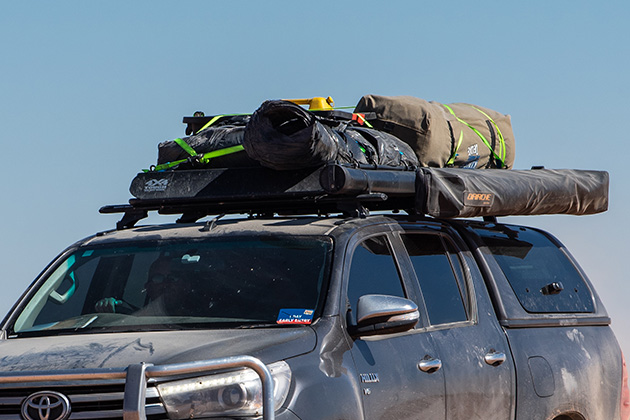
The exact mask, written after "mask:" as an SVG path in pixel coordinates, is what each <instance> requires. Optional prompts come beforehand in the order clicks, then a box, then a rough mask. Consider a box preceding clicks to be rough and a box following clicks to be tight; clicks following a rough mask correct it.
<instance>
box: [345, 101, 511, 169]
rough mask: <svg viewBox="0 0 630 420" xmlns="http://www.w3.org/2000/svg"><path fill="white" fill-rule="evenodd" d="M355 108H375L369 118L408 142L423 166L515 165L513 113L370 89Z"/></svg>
mask: <svg viewBox="0 0 630 420" xmlns="http://www.w3.org/2000/svg"><path fill="white" fill-rule="evenodd" d="M354 112H355V113H367V112H373V113H375V114H376V119H374V120H370V123H371V124H372V125H373V126H374V128H376V129H377V130H382V131H385V132H388V133H390V134H393V135H394V136H396V137H398V138H400V139H401V140H403V141H405V142H406V143H407V144H409V145H410V146H411V147H412V149H413V150H414V151H415V153H416V155H417V156H418V160H419V161H420V165H421V166H425V167H449V166H451V167H458V168H471V169H481V168H507V169H510V168H512V166H513V165H514V134H513V131H512V125H511V121H510V116H509V115H504V114H501V113H499V112H496V111H493V110H490V109H487V108H483V107H480V106H476V105H470V104H463V103H455V104H449V105H444V104H440V103H438V102H429V101H426V100H424V99H420V98H416V97H413V96H378V95H366V96H364V97H362V98H361V100H360V101H359V103H358V104H357V106H356V108H355V110H354Z"/></svg>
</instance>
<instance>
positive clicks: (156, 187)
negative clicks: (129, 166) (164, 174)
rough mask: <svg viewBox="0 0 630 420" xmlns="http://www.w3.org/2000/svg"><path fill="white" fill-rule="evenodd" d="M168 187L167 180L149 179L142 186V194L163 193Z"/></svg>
mask: <svg viewBox="0 0 630 420" xmlns="http://www.w3.org/2000/svg"><path fill="white" fill-rule="evenodd" d="M166 187H168V179H150V180H148V181H147V182H146V183H145V184H144V192H163V191H166Z"/></svg>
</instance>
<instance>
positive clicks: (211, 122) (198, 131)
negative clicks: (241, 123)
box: [195, 114, 246, 134]
mask: <svg viewBox="0 0 630 420" xmlns="http://www.w3.org/2000/svg"><path fill="white" fill-rule="evenodd" d="M235 115H239V114H234V115H232V116H235ZM240 115H246V114H240ZM222 117H227V115H217V116H215V117H213V118H212V119H211V120H210V121H208V122H207V123H206V124H205V125H204V126H203V127H201V128H200V129H199V130H197V132H196V133H195V134H199V133H200V132H202V131H203V130H205V129H206V128H208V127H210V126H211V125H212V124H214V123H215V122H217V121H218V120H219V119H220V118H222Z"/></svg>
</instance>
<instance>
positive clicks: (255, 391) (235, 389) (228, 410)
mask: <svg viewBox="0 0 630 420" xmlns="http://www.w3.org/2000/svg"><path fill="white" fill-rule="evenodd" d="M267 367H268V368H269V370H270V371H271V376H272V377H273V383H274V391H273V396H274V403H275V407H274V410H277V409H278V408H280V407H281V406H282V403H284V400H285V399H286V398H287V394H288V393H289V385H290V384H291V369H290V368H289V365H288V364H287V363H286V362H284V361H280V362H276V363H272V364H270V365H268V366H267ZM157 388H158V391H159V392H160V396H161V398H162V402H163V403H164V406H165V407H166V411H167V412H168V416H169V418H171V419H172V420H175V419H189V418H199V417H216V416H230V415H231V416H257V415H261V414H262V401H263V399H262V384H261V382H260V378H259V377H258V375H257V374H256V372H254V371H253V370H252V369H242V370H238V371H233V372H227V373H221V374H215V375H208V376H201V377H196V378H190V379H185V380H181V381H173V382H166V383H163V384H159V385H158V386H157Z"/></svg>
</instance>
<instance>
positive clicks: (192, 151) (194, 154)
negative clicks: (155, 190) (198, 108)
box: [142, 114, 247, 172]
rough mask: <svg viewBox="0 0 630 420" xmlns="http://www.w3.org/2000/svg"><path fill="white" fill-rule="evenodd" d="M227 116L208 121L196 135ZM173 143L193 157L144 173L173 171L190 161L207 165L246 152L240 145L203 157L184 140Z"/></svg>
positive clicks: (178, 139) (145, 170)
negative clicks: (172, 169) (221, 158)
mask: <svg viewBox="0 0 630 420" xmlns="http://www.w3.org/2000/svg"><path fill="white" fill-rule="evenodd" d="M234 115H247V114H234ZM226 116H228V115H217V116H216V117H214V118H212V119H211V120H210V121H208V122H207V123H206V125H204V126H203V127H201V129H199V130H198V131H197V133H195V134H198V133H200V132H201V131H203V130H205V129H206V128H208V127H210V126H211V125H212V124H214V123H215V122H217V121H218V120H219V119H220V118H221V117H226ZM173 141H174V142H175V143H177V145H179V147H181V148H182V149H184V151H185V152H186V153H188V154H189V155H190V156H191V157H189V158H186V159H180V160H176V161H174V162H166V163H163V164H161V165H155V166H151V168H150V169H143V170H142V171H143V172H154V171H156V172H159V171H164V170H166V169H171V168H174V167H176V166H177V165H181V164H182V163H185V162H190V161H197V162H199V163H203V164H206V163H208V162H210V159H213V158H216V157H219V156H225V155H229V154H232V153H236V152H240V151H241V150H244V148H243V146H242V145H240V144H239V145H237V146H232V147H226V148H224V149H218V150H213V151H211V152H208V153H204V154H203V155H199V153H197V152H196V151H195V149H193V148H192V147H190V145H189V144H188V143H186V142H185V141H184V140H182V139H180V138H177V139H175V140H173ZM193 158H194V159H193Z"/></svg>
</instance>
